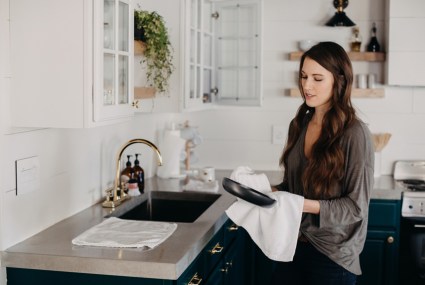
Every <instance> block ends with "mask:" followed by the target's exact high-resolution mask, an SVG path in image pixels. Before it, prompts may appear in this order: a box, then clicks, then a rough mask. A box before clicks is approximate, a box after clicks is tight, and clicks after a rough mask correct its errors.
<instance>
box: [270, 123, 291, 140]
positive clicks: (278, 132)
mask: <svg viewBox="0 0 425 285" xmlns="http://www.w3.org/2000/svg"><path fill="white" fill-rule="evenodd" d="M286 128H287V127H286V126H278V125H273V131H272V133H273V135H272V143H273V144H280V145H283V144H284V143H285V138H286V133H287V132H288V131H287V129H286Z"/></svg>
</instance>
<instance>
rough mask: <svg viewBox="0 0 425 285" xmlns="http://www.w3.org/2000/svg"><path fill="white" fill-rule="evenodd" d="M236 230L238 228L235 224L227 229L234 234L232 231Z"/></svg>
mask: <svg viewBox="0 0 425 285" xmlns="http://www.w3.org/2000/svg"><path fill="white" fill-rule="evenodd" d="M238 229H239V227H238V226H237V225H235V224H233V225H231V226H230V227H228V228H227V230H228V231H229V232H234V231H237V230H238Z"/></svg>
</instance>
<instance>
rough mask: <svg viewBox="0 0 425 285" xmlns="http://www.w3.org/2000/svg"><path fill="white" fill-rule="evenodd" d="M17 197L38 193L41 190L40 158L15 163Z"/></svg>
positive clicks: (29, 158)
mask: <svg viewBox="0 0 425 285" xmlns="http://www.w3.org/2000/svg"><path fill="white" fill-rule="evenodd" d="M15 170H16V195H22V194H26V193H30V192H33V191H37V190H38V189H39V188H40V162H39V159H38V156H33V157H28V158H23V159H19V160H16V161H15Z"/></svg>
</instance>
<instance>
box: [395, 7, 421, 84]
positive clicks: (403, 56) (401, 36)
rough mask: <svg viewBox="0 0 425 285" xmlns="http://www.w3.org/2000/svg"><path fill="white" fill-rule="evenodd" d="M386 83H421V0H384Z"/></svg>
mask: <svg viewBox="0 0 425 285" xmlns="http://www.w3.org/2000/svg"><path fill="white" fill-rule="evenodd" d="M388 9H389V11H388V53H387V56H388V58H387V64H388V65H387V83H388V84H389V85H406V86H425V77H424V76H423V67H424V66H425V37H424V36H423V29H425V15H424V13H423V12H424V11H425V1H422V0H388Z"/></svg>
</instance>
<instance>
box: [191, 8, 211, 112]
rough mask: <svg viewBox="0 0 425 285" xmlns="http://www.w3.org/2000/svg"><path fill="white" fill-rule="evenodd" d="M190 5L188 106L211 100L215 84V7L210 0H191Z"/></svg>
mask: <svg viewBox="0 0 425 285" xmlns="http://www.w3.org/2000/svg"><path fill="white" fill-rule="evenodd" d="M188 5H189V10H188V15H189V21H188V24H189V28H188V30H189V31H188V36H189V39H188V40H187V43H188V45H189V49H188V50H189V55H188V59H189V63H188V68H187V73H188V74H189V82H188V86H187V91H186V101H185V107H186V108H188V109H191V108H197V107H199V106H201V105H203V104H204V103H210V102H212V97H211V89H212V88H214V87H215V86H214V87H213V85H214V84H213V81H214V70H213V69H214V67H213V62H214V61H213V44H214V43H213V35H214V28H213V27H214V25H213V20H214V19H213V17H212V14H213V12H214V9H213V2H211V1H210V0H189V1H188Z"/></svg>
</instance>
